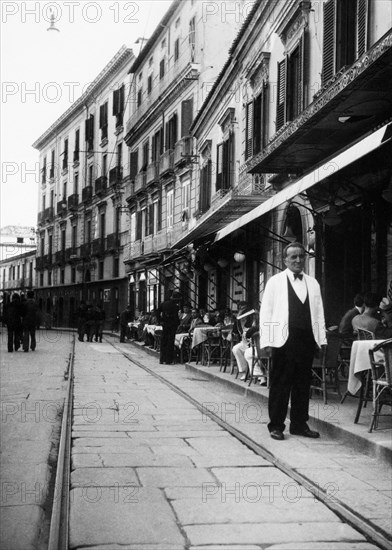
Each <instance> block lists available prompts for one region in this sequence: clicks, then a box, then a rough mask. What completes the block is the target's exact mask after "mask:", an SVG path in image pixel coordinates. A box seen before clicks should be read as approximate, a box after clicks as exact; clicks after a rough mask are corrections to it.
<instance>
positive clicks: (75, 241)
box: [71, 224, 78, 250]
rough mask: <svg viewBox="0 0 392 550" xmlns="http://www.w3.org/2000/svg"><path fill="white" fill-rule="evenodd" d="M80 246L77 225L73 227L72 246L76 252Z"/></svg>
mask: <svg viewBox="0 0 392 550" xmlns="http://www.w3.org/2000/svg"><path fill="white" fill-rule="evenodd" d="M77 244H78V226H77V225H76V224H75V225H73V226H72V243H71V246H72V248H73V249H74V250H75V248H76V246H77Z"/></svg>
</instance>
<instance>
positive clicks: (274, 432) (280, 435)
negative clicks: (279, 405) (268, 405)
mask: <svg viewBox="0 0 392 550" xmlns="http://www.w3.org/2000/svg"><path fill="white" fill-rule="evenodd" d="M270 436H271V437H272V439H276V440H277V441H282V440H283V439H284V435H283V432H281V431H280V430H272V431H271V432H270Z"/></svg>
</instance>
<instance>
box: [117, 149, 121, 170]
mask: <svg viewBox="0 0 392 550" xmlns="http://www.w3.org/2000/svg"><path fill="white" fill-rule="evenodd" d="M121 166H122V143H119V144H118V145H117V167H118V168H121Z"/></svg>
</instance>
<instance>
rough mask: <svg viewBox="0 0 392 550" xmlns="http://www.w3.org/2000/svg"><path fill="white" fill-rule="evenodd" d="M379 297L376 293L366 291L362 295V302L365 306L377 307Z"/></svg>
mask: <svg viewBox="0 0 392 550" xmlns="http://www.w3.org/2000/svg"><path fill="white" fill-rule="evenodd" d="M379 301H380V300H379V299H378V297H377V295H376V294H374V293H373V292H366V294H365V295H364V297H363V303H364V304H365V306H366V307H377V306H378V303H379Z"/></svg>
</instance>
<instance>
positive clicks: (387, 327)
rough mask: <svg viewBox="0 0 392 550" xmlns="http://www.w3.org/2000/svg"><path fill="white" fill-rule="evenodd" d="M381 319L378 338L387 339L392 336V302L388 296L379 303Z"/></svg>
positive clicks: (377, 333)
mask: <svg viewBox="0 0 392 550" xmlns="http://www.w3.org/2000/svg"><path fill="white" fill-rule="evenodd" d="M379 309H380V314H381V321H380V325H378V326H377V327H376V333H375V335H376V339H378V340H387V339H388V338H392V302H391V301H390V300H389V299H388V298H383V299H382V300H381V302H380V305H379Z"/></svg>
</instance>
